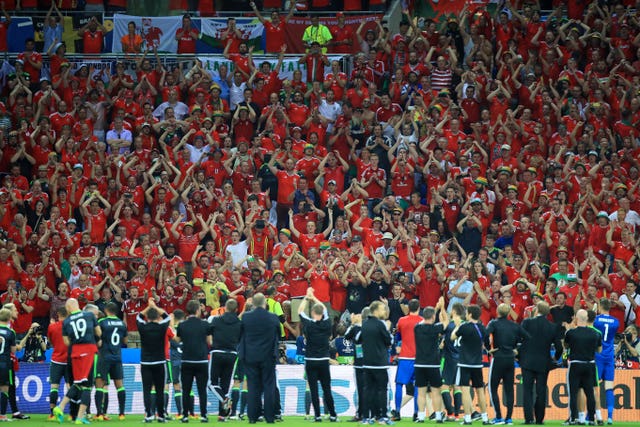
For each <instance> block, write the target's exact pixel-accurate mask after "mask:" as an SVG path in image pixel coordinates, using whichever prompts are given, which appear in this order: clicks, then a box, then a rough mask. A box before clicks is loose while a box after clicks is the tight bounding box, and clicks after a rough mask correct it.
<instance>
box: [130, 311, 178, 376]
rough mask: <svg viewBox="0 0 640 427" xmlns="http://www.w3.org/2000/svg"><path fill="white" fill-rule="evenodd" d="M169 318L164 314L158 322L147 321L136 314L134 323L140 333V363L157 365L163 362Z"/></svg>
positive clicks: (164, 359)
mask: <svg viewBox="0 0 640 427" xmlns="http://www.w3.org/2000/svg"><path fill="white" fill-rule="evenodd" d="M170 320H171V318H170V317H169V316H167V315H166V314H165V315H164V316H163V319H162V320H161V321H160V322H157V323H156V322H147V321H146V320H145V319H144V317H142V315H141V314H138V317H137V318H136V323H137V324H138V332H139V333H140V364H141V365H157V364H160V363H165V361H166V355H165V352H164V350H165V344H166V342H167V328H168V327H169V321H170Z"/></svg>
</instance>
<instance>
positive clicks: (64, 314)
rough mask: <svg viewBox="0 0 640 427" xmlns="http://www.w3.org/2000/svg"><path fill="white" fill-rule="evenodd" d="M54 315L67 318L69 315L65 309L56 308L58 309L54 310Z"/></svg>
mask: <svg viewBox="0 0 640 427" xmlns="http://www.w3.org/2000/svg"><path fill="white" fill-rule="evenodd" d="M56 314H57V315H58V317H67V316H68V315H69V313H68V312H67V309H66V308H64V307H58V309H57V310H56Z"/></svg>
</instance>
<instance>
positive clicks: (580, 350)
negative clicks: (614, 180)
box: [564, 309, 602, 425]
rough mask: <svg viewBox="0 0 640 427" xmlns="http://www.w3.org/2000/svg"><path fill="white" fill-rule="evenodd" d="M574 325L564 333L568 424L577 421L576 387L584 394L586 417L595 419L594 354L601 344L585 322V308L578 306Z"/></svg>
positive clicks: (597, 334) (597, 336) (591, 419)
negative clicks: (566, 356)
mask: <svg viewBox="0 0 640 427" xmlns="http://www.w3.org/2000/svg"><path fill="white" fill-rule="evenodd" d="M574 322H575V325H576V326H575V327H574V328H572V329H569V330H568V331H567V332H566V333H565V336H564V345H565V346H566V347H567V349H568V350H569V369H568V371H567V378H568V381H567V387H568V388H569V408H570V415H569V420H568V422H567V423H568V424H569V425H572V424H578V391H579V390H580V389H582V390H583V391H584V394H585V396H586V398H587V421H589V422H590V423H594V422H595V411H596V408H595V407H596V398H595V393H594V391H593V387H594V385H595V384H596V376H595V373H596V370H595V357H596V352H600V350H601V348H602V339H601V337H600V333H599V332H598V331H596V330H595V329H594V328H591V327H589V326H588V314H587V311H586V310H582V309H581V310H578V311H577V312H576V315H575V319H574Z"/></svg>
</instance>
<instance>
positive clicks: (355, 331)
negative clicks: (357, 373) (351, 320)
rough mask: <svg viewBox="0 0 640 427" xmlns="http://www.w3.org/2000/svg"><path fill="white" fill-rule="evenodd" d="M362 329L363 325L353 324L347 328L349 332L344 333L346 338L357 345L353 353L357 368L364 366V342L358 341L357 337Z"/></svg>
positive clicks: (354, 364)
mask: <svg viewBox="0 0 640 427" xmlns="http://www.w3.org/2000/svg"><path fill="white" fill-rule="evenodd" d="M361 330H362V326H361V325H351V326H349V329H347V332H345V333H344V338H345V339H346V340H349V341H351V342H352V343H353V345H354V347H355V351H354V354H353V356H354V357H353V366H354V367H355V368H362V343H361V342H356V337H357V336H358V335H359V334H360V331H361Z"/></svg>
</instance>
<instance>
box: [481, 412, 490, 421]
mask: <svg viewBox="0 0 640 427" xmlns="http://www.w3.org/2000/svg"><path fill="white" fill-rule="evenodd" d="M481 415H482V421H489V415H487V413H486V412H483V413H482V414H481Z"/></svg>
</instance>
